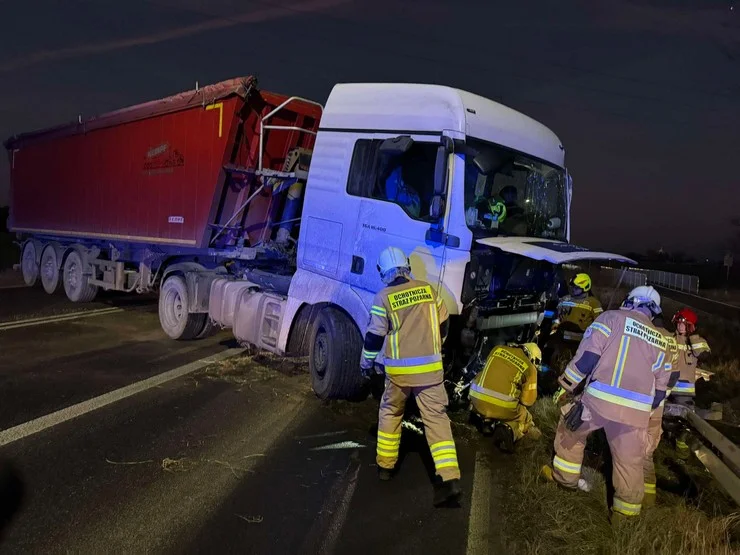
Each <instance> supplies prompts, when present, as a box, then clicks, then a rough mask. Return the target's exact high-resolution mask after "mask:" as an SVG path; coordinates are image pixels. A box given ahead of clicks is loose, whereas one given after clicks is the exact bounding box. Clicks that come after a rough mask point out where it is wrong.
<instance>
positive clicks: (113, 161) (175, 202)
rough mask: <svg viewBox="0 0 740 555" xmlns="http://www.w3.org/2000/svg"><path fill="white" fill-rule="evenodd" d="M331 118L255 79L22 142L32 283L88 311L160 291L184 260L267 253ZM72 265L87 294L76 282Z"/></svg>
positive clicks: (17, 227)
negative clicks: (122, 294) (98, 296)
mask: <svg viewBox="0 0 740 555" xmlns="http://www.w3.org/2000/svg"><path fill="white" fill-rule="evenodd" d="M321 110H322V109H321V106H320V105H319V104H317V103H314V102H311V101H308V100H304V99H300V98H296V97H288V96H284V95H280V94H275V93H270V92H266V91H260V90H258V88H257V81H256V79H255V78H254V77H243V78H237V79H231V80H228V81H224V82H221V83H217V84H215V85H209V86H206V87H202V88H196V89H195V90H191V91H187V92H183V93H180V94H177V95H175V96H170V97H167V98H163V99H161V100H156V101H152V102H147V103H144V104H140V105H137V106H133V107H130V108H125V109H122V110H118V111H115V112H111V113H107V114H104V115H101V116H98V117H93V118H90V119H85V120H82V119H81V120H80V121H78V122H75V123H72V124H68V125H63V126H60V127H55V128H51V129H46V130H42V131H37V132H33V133H26V134H23V135H19V136H15V137H12V138H10V139H9V140H7V141H6V142H5V146H6V148H7V149H8V152H9V157H10V166H11V213H10V220H9V222H10V229H11V231H14V232H16V233H18V234H19V235H20V237H21V239H22V240H23V254H22V260H21V267H22V270H23V274H24V278H25V280H26V282H27V283H28V284H29V285H30V284H33V283H35V282H36V281H37V279H39V278H40V279H41V282H42V284H43V286H44V288H45V289H46V290H47V291H48V292H50V293H51V292H53V291H54V290H56V288H57V287H58V285H59V283H61V282H63V283H64V286H65V289H66V291H67V294H68V296H69V297H70V298H71V299H73V300H88V299H89V298H91V297H92V296H94V291H96V290H97V288H98V287H103V288H105V289H118V290H133V289H136V290H140V291H142V290H147V289H149V288H150V287H151V286H153V284H154V281H153V280H154V278H153V277H152V276H156V273H157V271H158V270H159V269H160V267H162V265H163V264H165V263H167V264H171V263H172V260H173V257H176V258H177V261H178V262H181V263H182V262H186V261H187V260H188V259H191V260H194V259H195V258H203V256H204V255H209V256H215V257H218V256H219V253H220V252H222V251H224V252H225V251H228V250H229V249H233V248H235V247H237V246H238V247H243V246H244V245H245V244H246V245H247V246H251V245H258V244H266V243H268V242H269V241H270V239H271V238H273V236H274V234H275V232H276V227H278V226H276V225H275V222H279V218H280V216H281V215H282V210H283V208H284V207H285V204H286V199H287V198H288V197H289V195H288V188H289V187H290V186H291V184H292V183H294V182H295V181H296V180H295V179H294V180H293V181H292V182H291V180H290V179H289V178H290V177H291V176H294V175H295V172H296V171H300V170H301V169H302V168H303V169H305V167H304V166H305V165H306V162H305V160H306V156H305V155H310V152H311V149H312V147H313V143H314V139H315V134H316V131H317V129H318V125H319V120H320V118H321ZM273 176H278V177H279V178H280V179H271V177H273ZM295 197H296V192H295V190H293V194H292V196H291V197H290V198H291V199H293V200H294V199H295ZM247 200H249V202H247ZM247 204H248V205H249V206H248V209H245V208H246V207H247ZM282 227H283V229H288V232H290V231H291V230H292V229H291V226H290V224H284V225H283V226H282ZM73 253H76V254H73ZM71 254H73V261H72V262H73V263H77V266H80V267H82V268H83V269H84V270H85V271H82V273H81V274H80V280H81V281H82V282H83V283H82V285H80V284H79V283H78V282H79V281H80V280H77V281H76V282H75V283H76V284H72V283H68V280H67V279H66V278H65V277H64V274H65V272H67V270H69V273H70V275H71V276H72V277H74V276H73V275H72V274H74V271H73V269H71V268H67V267H66V265H65V264H66V261H67V260H68V259H69V257H70V255H71ZM78 259H79V260H78ZM168 260H169V262H167V261H168ZM132 264H134V266H133V268H132V266H131V265H132ZM136 264H139V265H142V267H141V268H140V270H141V271H136V269H135V268H136V266H135V265H136ZM71 265H72V266H74V264H71ZM144 266H145V267H146V268H144ZM150 272H151V275H150ZM87 277H89V279H86V278H87ZM70 279H71V281H75V280H73V279H72V278H70Z"/></svg>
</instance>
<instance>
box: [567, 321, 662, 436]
mask: <svg viewBox="0 0 740 555" xmlns="http://www.w3.org/2000/svg"><path fill="white" fill-rule="evenodd" d="M675 353H676V348H675V342H674V341H673V340H672V339H671V338H669V337H668V336H666V335H665V334H664V333H661V332H660V330H658V329H657V328H656V327H655V326H654V325H653V323H652V322H651V321H650V319H649V318H648V317H647V316H646V315H644V314H643V313H641V312H639V311H637V310H626V309H620V310H609V311H607V312H604V313H603V314H602V315H601V316H599V317H598V318H596V320H595V321H594V323H593V324H591V326H589V328H588V329H587V330H586V332H585V333H584V336H583V341H581V344H580V345H579V346H578V351H577V352H576V355H575V357H574V358H573V360H572V361H571V362H569V363H568V365H567V366H566V369H565V372H564V373H563V375H562V376H561V377H560V378H559V381H560V383H561V385H563V387H564V388H566V389H567V390H569V391H572V390H573V389H575V387H576V386H577V385H578V384H579V383H580V382H581V381H583V380H584V379H586V377H587V376H588V380H589V381H588V383H587V385H586V388H585V391H584V394H583V402H584V404H586V405H587V406H588V407H589V408H590V409H591V410H592V411H593V412H595V413H597V414H599V415H600V416H602V417H603V418H606V419H608V420H611V421H613V422H620V423H623V424H627V425H630V426H637V427H647V425H648V420H649V418H650V412H651V410H652V404H653V401H654V399H655V395H656V391H658V390H659V391H661V398H662V397H664V396H665V392H666V389H667V384H668V382H669V380H670V375H671V372H672V369H673V360H674V358H675Z"/></svg>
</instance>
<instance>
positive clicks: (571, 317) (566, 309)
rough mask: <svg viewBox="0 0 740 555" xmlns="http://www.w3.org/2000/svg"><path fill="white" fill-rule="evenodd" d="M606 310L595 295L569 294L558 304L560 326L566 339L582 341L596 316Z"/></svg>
mask: <svg viewBox="0 0 740 555" xmlns="http://www.w3.org/2000/svg"><path fill="white" fill-rule="evenodd" d="M602 312H604V309H603V308H601V302H599V299H597V298H596V297H594V296H593V295H581V296H579V297H573V296H572V295H568V296H567V297H565V298H563V300H562V301H560V304H559V305H558V318H559V320H560V328H561V329H562V330H563V339H565V340H566V341H580V340H581V339H583V332H584V331H586V329H587V328H588V326H590V325H591V322H593V321H594V320H595V319H596V317H597V316H598V315H599V314H601V313H602Z"/></svg>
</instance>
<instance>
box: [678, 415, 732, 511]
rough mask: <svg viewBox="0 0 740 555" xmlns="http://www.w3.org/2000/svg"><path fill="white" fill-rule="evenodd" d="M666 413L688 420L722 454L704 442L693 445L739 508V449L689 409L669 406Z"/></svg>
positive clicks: (697, 454) (699, 457)
mask: <svg viewBox="0 0 740 555" xmlns="http://www.w3.org/2000/svg"><path fill="white" fill-rule="evenodd" d="M664 414H666V415H670V416H677V417H679V418H682V419H684V420H686V421H687V422H688V423H689V424H690V425H691V427H692V428H694V430H696V432H698V433H699V434H700V435H701V436H702V437H703V438H704V439H705V440H706V441H707V442H708V443H709V444H710V445H711V446H712V448H713V449H715V450H716V451H717V452H718V453H719V455H717V454H716V453H715V452H714V451H713V450H712V449H709V448H708V447H707V446H706V445H704V444H703V443H699V442H697V444H696V445H693V446H692V451H693V452H694V455H696V458H697V459H699V461H701V463H702V464H703V465H704V467H705V468H706V469H707V470H708V471H709V472H710V473H711V474H712V476H713V477H714V478H715V480H717V482H718V483H719V484H720V485H721V486H722V487H723V488H724V490H725V491H726V492H727V493H728V494H729V495H730V497H732V498H733V499H734V500H735V502H736V503H737V504H738V505H740V447H738V446H737V445H735V444H734V443H733V442H732V441H730V440H729V439H727V438H726V437H725V436H724V435H723V434H722V432H720V431H719V430H717V429H716V428H714V427H712V426H711V425H710V424H709V423H708V422H707V421H706V420H704V419H703V418H701V417H700V416H699V415H698V414H696V412H694V410H692V409H690V408H688V407H685V406H683V405H678V404H675V403H666V405H665V412H664Z"/></svg>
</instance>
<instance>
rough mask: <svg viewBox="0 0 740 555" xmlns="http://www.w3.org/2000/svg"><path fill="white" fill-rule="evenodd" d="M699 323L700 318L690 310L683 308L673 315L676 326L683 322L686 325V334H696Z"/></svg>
mask: <svg viewBox="0 0 740 555" xmlns="http://www.w3.org/2000/svg"><path fill="white" fill-rule="evenodd" d="M698 321H699V318H698V317H697V315H696V312H694V311H693V310H691V309H690V308H682V309H681V310H679V311H678V312H676V313H675V314H674V315H673V323H674V324H677V323H679V322H683V323H684V324H686V333H694V330H695V329H696V323H697V322H698Z"/></svg>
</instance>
